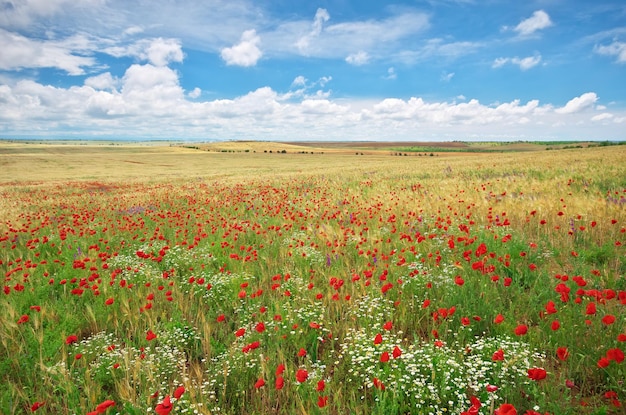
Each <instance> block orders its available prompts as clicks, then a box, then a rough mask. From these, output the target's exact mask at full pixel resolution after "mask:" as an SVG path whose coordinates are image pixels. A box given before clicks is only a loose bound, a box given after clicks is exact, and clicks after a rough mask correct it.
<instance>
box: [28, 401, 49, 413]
mask: <svg viewBox="0 0 626 415" xmlns="http://www.w3.org/2000/svg"><path fill="white" fill-rule="evenodd" d="M45 404H46V403H45V402H35V403H34V404H32V406H31V407H30V411H31V412H35V411H36V410H37V409H39V408H41V407H42V406H44V405H45Z"/></svg>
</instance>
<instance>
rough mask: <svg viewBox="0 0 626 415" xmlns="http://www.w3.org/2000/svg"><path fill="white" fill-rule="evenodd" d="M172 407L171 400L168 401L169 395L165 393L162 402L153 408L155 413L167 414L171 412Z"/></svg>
mask: <svg viewBox="0 0 626 415" xmlns="http://www.w3.org/2000/svg"><path fill="white" fill-rule="evenodd" d="M172 409H173V407H172V402H171V401H170V395H167V396H166V397H165V399H163V402H161V403H160V404H158V405H157V406H156V408H154V412H156V413H157V415H169V413H170V412H172Z"/></svg>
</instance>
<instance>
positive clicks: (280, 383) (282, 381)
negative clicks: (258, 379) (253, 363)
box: [274, 376, 285, 390]
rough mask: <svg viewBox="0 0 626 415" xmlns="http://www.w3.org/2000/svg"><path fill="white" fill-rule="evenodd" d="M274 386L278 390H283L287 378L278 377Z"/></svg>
mask: <svg viewBox="0 0 626 415" xmlns="http://www.w3.org/2000/svg"><path fill="white" fill-rule="evenodd" d="M274 386H275V387H276V389H277V390H281V389H282V388H283V387H284V386H285V379H284V378H283V377H282V376H278V377H276V383H275V384H274Z"/></svg>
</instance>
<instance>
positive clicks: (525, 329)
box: [515, 324, 528, 336]
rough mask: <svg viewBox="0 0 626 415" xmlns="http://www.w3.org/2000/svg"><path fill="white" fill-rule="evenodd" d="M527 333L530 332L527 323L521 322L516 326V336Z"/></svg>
mask: <svg viewBox="0 0 626 415" xmlns="http://www.w3.org/2000/svg"><path fill="white" fill-rule="evenodd" d="M526 333H528V326H526V325H525V324H520V325H518V326H517V327H516V328H515V335H516V336H523V335H525V334H526Z"/></svg>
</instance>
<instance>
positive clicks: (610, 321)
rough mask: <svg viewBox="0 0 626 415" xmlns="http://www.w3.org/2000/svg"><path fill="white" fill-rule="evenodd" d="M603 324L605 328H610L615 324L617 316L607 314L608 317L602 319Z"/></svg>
mask: <svg viewBox="0 0 626 415" xmlns="http://www.w3.org/2000/svg"><path fill="white" fill-rule="evenodd" d="M602 323H603V324H604V325H605V326H610V325H611V324H613V323H615V316H613V315H611V314H607V315H606V316H604V317H602Z"/></svg>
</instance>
